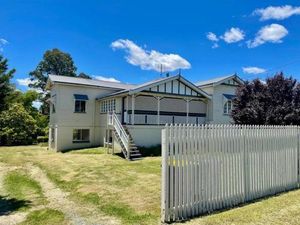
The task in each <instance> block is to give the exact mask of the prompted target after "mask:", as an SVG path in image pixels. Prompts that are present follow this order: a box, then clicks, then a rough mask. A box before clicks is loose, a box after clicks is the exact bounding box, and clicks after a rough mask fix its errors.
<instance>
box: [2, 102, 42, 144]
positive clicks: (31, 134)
mask: <svg viewBox="0 0 300 225" xmlns="http://www.w3.org/2000/svg"><path fill="white" fill-rule="evenodd" d="M36 132H37V125H36V121H35V120H34V118H33V117H32V116H31V115H30V114H29V113H28V112H27V111H26V109H25V108H24V106H23V105H22V104H19V103H14V104H12V105H11V106H10V107H9V109H8V110H6V111H3V112H2V113H1V114H0V145H20V144H32V143H33V141H34V140H35V138H36V135H37V134H36Z"/></svg>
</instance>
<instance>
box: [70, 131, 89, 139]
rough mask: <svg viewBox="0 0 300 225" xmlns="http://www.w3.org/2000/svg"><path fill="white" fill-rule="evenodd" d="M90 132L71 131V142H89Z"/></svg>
mask: <svg viewBox="0 0 300 225" xmlns="http://www.w3.org/2000/svg"><path fill="white" fill-rule="evenodd" d="M89 141H90V130H89V129H73V142H89Z"/></svg>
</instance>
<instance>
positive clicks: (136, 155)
mask: <svg viewBox="0 0 300 225" xmlns="http://www.w3.org/2000/svg"><path fill="white" fill-rule="evenodd" d="M123 128H124V130H125V131H126V134H127V135H128V137H129V156H128V152H127V151H126V148H125V146H124V144H123V142H122V140H121V138H120V136H119V135H118V132H117V131H116V130H114V131H113V133H114V135H115V137H116V140H117V141H118V143H119V144H120V146H121V148H122V152H123V154H124V156H125V158H129V159H130V160H138V159H142V154H141V153H140V151H139V150H138V147H137V146H136V145H135V143H134V141H133V139H132V136H131V134H130V132H129V130H128V128H127V127H125V126H123Z"/></svg>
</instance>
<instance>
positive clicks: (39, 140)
mask: <svg viewBox="0 0 300 225" xmlns="http://www.w3.org/2000/svg"><path fill="white" fill-rule="evenodd" d="M36 140H37V142H38V143H43V142H48V136H38V137H37V138H36Z"/></svg>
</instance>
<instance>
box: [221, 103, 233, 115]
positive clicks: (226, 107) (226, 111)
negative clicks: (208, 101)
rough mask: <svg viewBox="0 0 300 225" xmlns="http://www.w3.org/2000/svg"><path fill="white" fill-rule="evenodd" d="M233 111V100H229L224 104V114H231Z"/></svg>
mask: <svg viewBox="0 0 300 225" xmlns="http://www.w3.org/2000/svg"><path fill="white" fill-rule="evenodd" d="M231 110H232V101H231V100H228V101H227V102H225V104H224V110H223V112H224V114H229V113H230V112H231Z"/></svg>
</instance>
